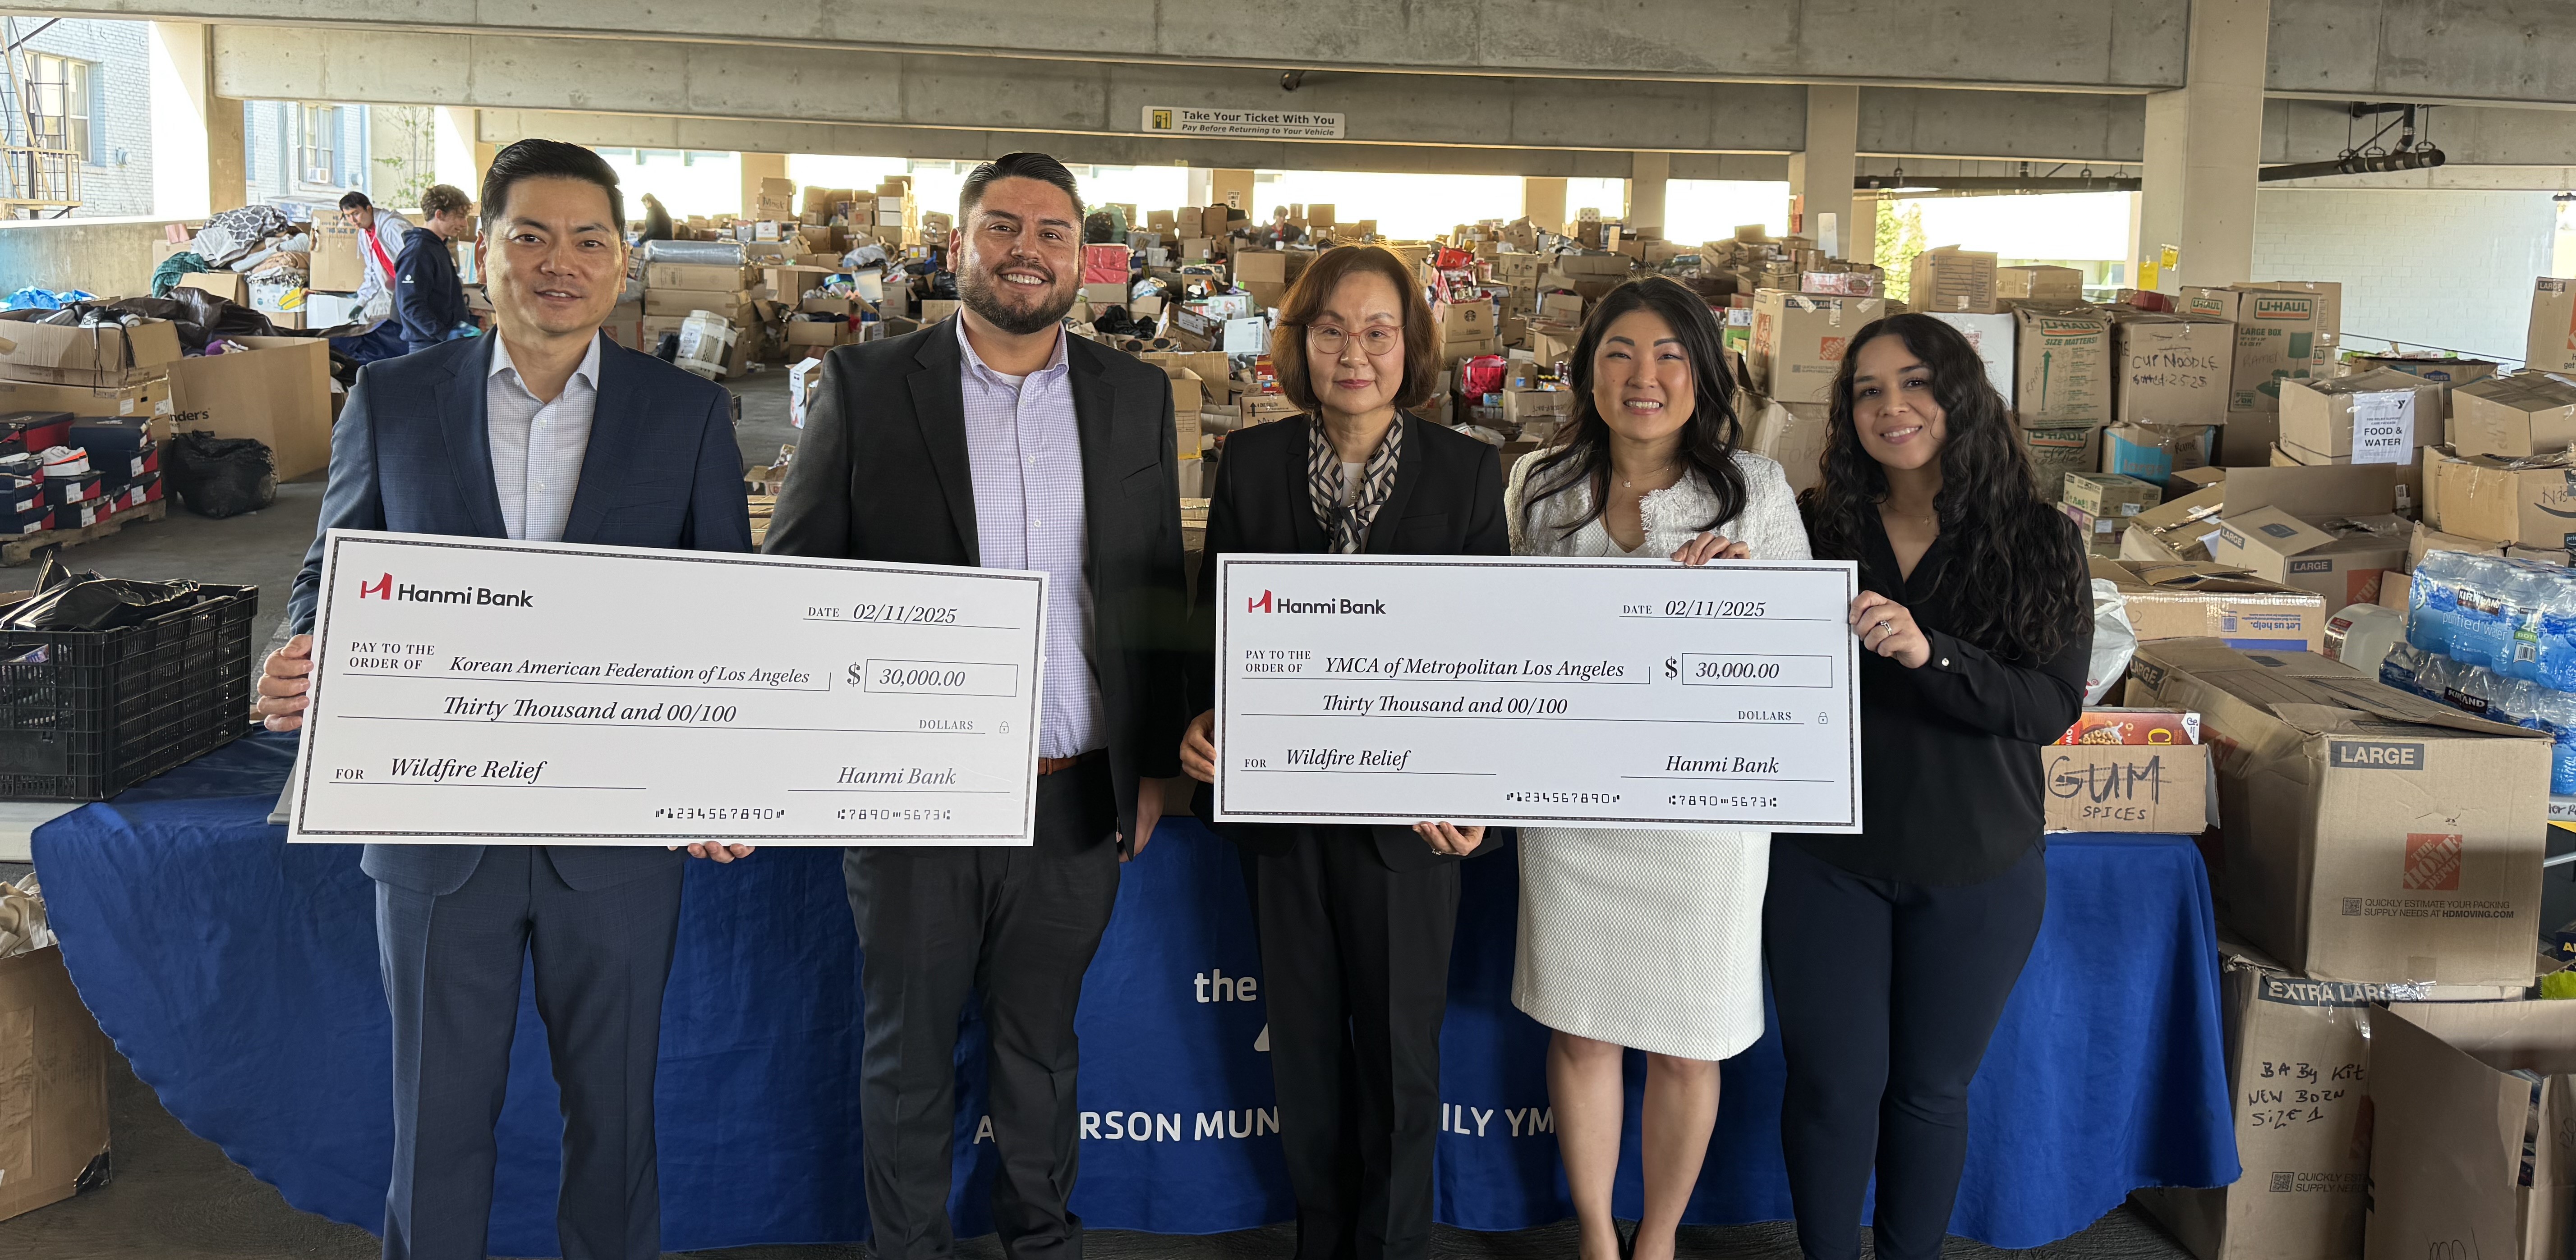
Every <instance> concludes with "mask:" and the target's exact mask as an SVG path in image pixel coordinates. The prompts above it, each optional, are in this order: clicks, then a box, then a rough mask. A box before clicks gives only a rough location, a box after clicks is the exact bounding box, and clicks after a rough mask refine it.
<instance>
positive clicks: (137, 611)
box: [0, 573, 197, 630]
mask: <svg viewBox="0 0 2576 1260" xmlns="http://www.w3.org/2000/svg"><path fill="white" fill-rule="evenodd" d="M196 602H197V584H196V583H194V582H189V581H184V580H183V581H176V582H137V581H134V580H132V579H129V578H103V577H100V576H99V575H97V574H95V573H90V574H84V575H82V576H80V577H77V578H74V579H72V580H70V581H67V582H64V583H62V584H61V585H59V586H53V587H48V588H47V589H45V590H43V591H40V592H38V593H37V594H36V595H35V596H34V597H33V598H31V599H26V600H22V601H20V602H19V603H18V604H17V605H16V606H14V607H12V608H11V609H10V610H9V612H8V615H7V616H6V617H0V629H5V630H114V629H117V628H118V627H120V626H133V625H141V624H142V623H144V622H146V621H149V620H151V619H152V618H154V617H158V616H160V615H161V614H163V613H166V612H176V611H178V610H180V609H182V608H186V607H188V606H190V605H192V604H195V603H196Z"/></svg>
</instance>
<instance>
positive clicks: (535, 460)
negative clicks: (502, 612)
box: [483, 333, 599, 542]
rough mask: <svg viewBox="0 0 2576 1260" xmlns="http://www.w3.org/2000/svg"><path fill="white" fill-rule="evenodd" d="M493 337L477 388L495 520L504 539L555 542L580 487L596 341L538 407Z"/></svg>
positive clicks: (592, 410) (592, 403) (594, 385)
mask: <svg viewBox="0 0 2576 1260" xmlns="http://www.w3.org/2000/svg"><path fill="white" fill-rule="evenodd" d="M491 336H492V375H491V376H490V377H489V378H487V380H486V382H485V389H484V395H483V396H484V399H485V401H486V404H487V407H488V410H489V413H490V420H491V424H490V427H491V445H492V489H493V490H494V491H496V492H498V493H499V494H500V496H501V523H502V524H503V525H504V526H506V527H508V529H509V531H510V537H512V538H516V539H520V540H522V541H529V542H562V541H563V534H564V522H565V521H566V520H569V519H571V517H572V496H573V491H574V490H575V489H577V488H579V487H580V485H581V461H582V457H583V456H584V455H586V454H588V453H589V451H590V424H591V419H592V417H593V416H594V415H595V414H596V413H597V411H598V407H599V337H598V336H597V335H596V334H594V335H593V336H592V337H591V339H590V353H588V354H585V355H583V356H582V357H581V366H580V367H577V368H574V369H573V373H572V379H570V380H568V381H565V382H564V387H563V392H562V393H560V394H557V395H555V400H554V401H553V402H550V403H540V402H538V401H537V396H536V395H535V394H532V393H529V392H528V387H527V385H526V384H524V383H523V382H521V381H520V379H519V369H518V368H517V367H516V366H515V365H513V364H512V363H511V362H510V347H509V345H508V343H506V342H504V341H502V340H501V337H500V334H498V333H494V334H492V335H491Z"/></svg>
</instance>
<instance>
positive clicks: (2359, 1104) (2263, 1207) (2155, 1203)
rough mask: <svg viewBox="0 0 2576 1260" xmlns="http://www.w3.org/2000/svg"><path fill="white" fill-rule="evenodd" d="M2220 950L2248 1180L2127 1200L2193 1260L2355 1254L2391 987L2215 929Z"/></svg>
mask: <svg viewBox="0 0 2576 1260" xmlns="http://www.w3.org/2000/svg"><path fill="white" fill-rule="evenodd" d="M2219 952H2220V954H2221V956H2222V960H2223V961H2222V962H2221V963H2220V971H2219V1014H2220V1017H2221V1019H2222V1020H2223V1021H2224V1025H2225V1029H2226V1045H2227V1084H2228V1092H2229V1093H2230V1094H2231V1095H2232V1096H2233V1098H2234V1103H2233V1106H2232V1108H2231V1110H2232V1111H2233V1113H2234V1117H2235V1130H2236V1158H2237V1161H2238V1162H2239V1163H2240V1164H2242V1165H2243V1166H2244V1170H2245V1173H2244V1176H2242V1177H2240V1178H2238V1179H2237V1181H2236V1184H2234V1185H2232V1186H2220V1187H2218V1188H2216V1189H2210V1190H2194V1189H2165V1188H2156V1189H2147V1190H2140V1191H2138V1192H2137V1193H2136V1194H2135V1195H2133V1196H2131V1197H2132V1198H2133V1199H2135V1200H2136V1202H2137V1204H2138V1206H2139V1207H2141V1208H2144V1209H2146V1211H2147V1213H2148V1214H2149V1215H2151V1216H2153V1217H2155V1218H2156V1220H2157V1221H2158V1222H2159V1223H2161V1224H2162V1225H2163V1226H2164V1227H2165V1229H2166V1230H2168V1231H2169V1232H2171V1233H2172V1234H2173V1236H2174V1237H2175V1238H2176V1239H2177V1240H2179V1241H2180V1242H2181V1243H2182V1245H2183V1246H2184V1247H2186V1248H2188V1249H2189V1250H2190V1252H2191V1254H2192V1255H2193V1256H2195V1257H2198V1260H2354V1258H2355V1257H2357V1256H2359V1255H2360V1254H2361V1239H2362V1227H2363V1214H2364V1211H2365V1209H2366V1208H2367V1207H2368V1205H2369V1202H2370V1196H2369V1173H2370V1152H2371V1127H2372V1124H2371V1121H2372V1116H2371V1107H2370V1102H2369V1098H2370V1092H2371V1083H2370V1079H2369V1078H2370V1077H2371V1076H2372V1075H2373V1073H2372V1071H2371V1065H2370V1032H2371V1027H2370V1026H2371V1019H2372V1016H2373V1011H2372V1010H2371V1004H2372V1003H2373V1002H2375V1001H2382V1000H2385V999H2386V998H2387V997H2388V996H2390V991H2389V989H2388V988H2387V986H2383V985H2367V984H2352V983H2346V982H2340V981H2333V980H2310V979H2308V978H2307V977H2305V976H2301V975H2299V974H2298V973H2296V972H2294V971H2291V970H2289V969H2288V968H2286V967H2283V966H2281V965H2280V964H2279V963H2277V962H2274V961H2273V960H2272V959H2271V958H2269V957H2268V956H2266V955H2263V954H2261V953H2259V952H2257V951H2255V950H2254V949H2253V948H2252V947H2250V946H2246V945H2243V944H2240V943H2238V942H2234V941H2231V940H2229V939H2228V938H2227V935H2226V934H2225V933H2223V932H2222V933H2221V934H2220V936H2219ZM2399 991H2400V992H2405V991H2406V990H2405V989H2403V988H2401V989H2400V990H2399Z"/></svg>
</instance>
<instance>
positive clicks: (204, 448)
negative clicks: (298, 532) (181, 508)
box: [169, 429, 277, 519]
mask: <svg viewBox="0 0 2576 1260" xmlns="http://www.w3.org/2000/svg"><path fill="white" fill-rule="evenodd" d="M169 479H170V489H171V490H172V491H173V492H175V493H176V494H177V495H178V496H179V502H180V503H181V504H183V505H185V506H186V507H187V509H188V510H189V511H191V512H194V513H196V514H197V515H199V516H212V517H216V518H218V519H220V518H223V517H227V516H239V515H241V514H242V513H244V512H256V511H258V510H260V509H261V508H264V507H267V506H268V505H269V504H271V503H275V502H277V457H276V456H275V455H273V454H271V453H270V451H269V449H268V444H267V443H265V442H262V441H259V440H258V439H256V438H219V437H216V436H215V435H213V434H211V433H207V432H203V431H201V430H195V429H191V430H189V431H187V432H185V433H182V434H180V435H179V437H178V440H176V441H174V442H172V443H171V444H170V478H169Z"/></svg>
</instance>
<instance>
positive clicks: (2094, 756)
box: [2039, 744, 2209, 836]
mask: <svg viewBox="0 0 2576 1260" xmlns="http://www.w3.org/2000/svg"><path fill="white" fill-rule="evenodd" d="M2039 759H2040V775H2041V778H2040V782H2041V783H2042V784H2043V785H2044V786H2045V787H2046V789H2047V796H2046V798H2045V800H2044V802H2043V804H2044V813H2045V817H2046V822H2045V826H2046V828H2047V830H2050V831H2152V832H2164V833H2177V832H2178V833H2181V834H2184V835H2193V836H2196V835H2199V834H2200V833H2201V832H2203V831H2206V830H2208V828H2209V810H2208V806H2207V804H2206V802H2207V801H2208V799H2209V750H2208V749H2206V748H2202V747H2199V746H2198V745H2194V744H2166V745H2161V746H2157V747H2145V746H2129V745H2122V744H2051V745H2049V746H2047V747H2045V748H2042V749H2040V750H2039Z"/></svg>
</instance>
